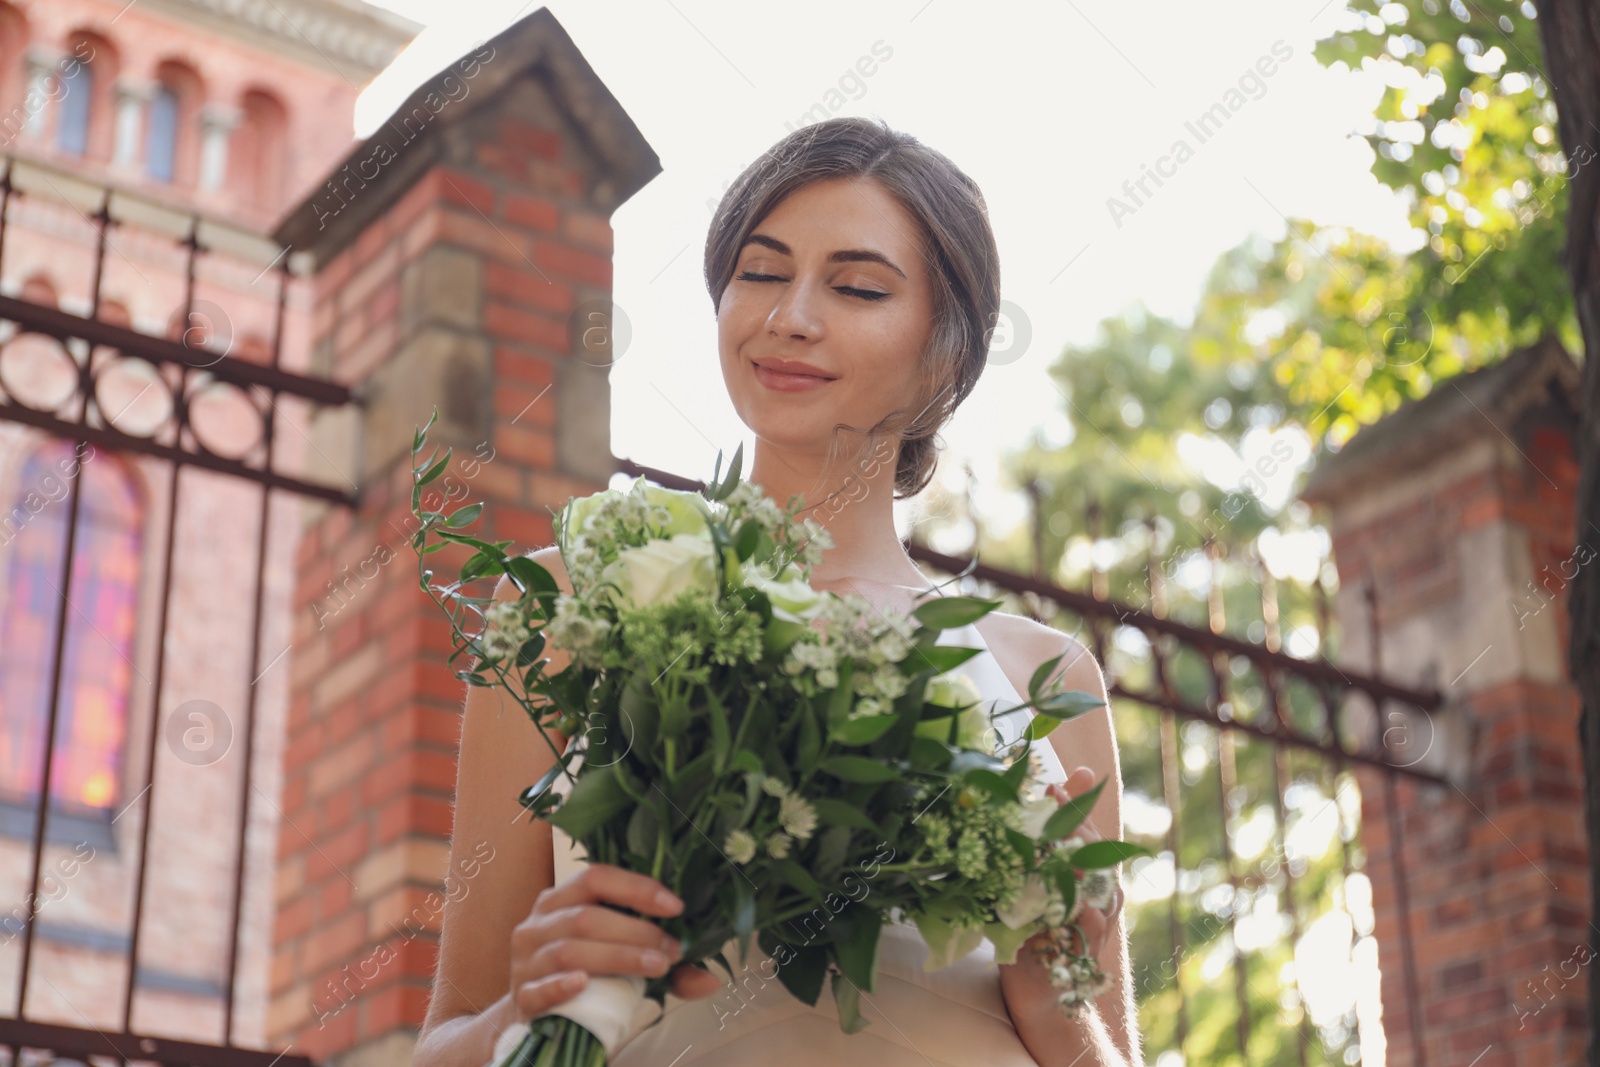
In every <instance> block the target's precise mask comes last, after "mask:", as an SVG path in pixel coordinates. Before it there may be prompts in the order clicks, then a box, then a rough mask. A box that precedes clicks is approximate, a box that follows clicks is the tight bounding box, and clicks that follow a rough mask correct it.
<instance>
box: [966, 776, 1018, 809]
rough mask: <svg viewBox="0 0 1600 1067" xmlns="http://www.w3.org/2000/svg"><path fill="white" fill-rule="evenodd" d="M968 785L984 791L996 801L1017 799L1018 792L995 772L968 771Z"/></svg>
mask: <svg viewBox="0 0 1600 1067" xmlns="http://www.w3.org/2000/svg"><path fill="white" fill-rule="evenodd" d="M966 783H967V784H968V785H970V786H972V787H973V788H975V789H982V790H983V791H984V792H986V793H988V794H989V795H990V796H992V797H994V798H995V799H996V800H1000V801H1007V800H1016V799H1017V790H1016V788H1015V787H1014V786H1012V785H1011V783H1010V782H1007V781H1006V780H1005V779H1004V778H1003V777H1001V776H1000V775H998V774H996V773H995V772H994V771H990V770H985V769H983V768H979V769H978V770H974V771H968V772H967V775H966Z"/></svg>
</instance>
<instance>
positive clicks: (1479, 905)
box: [1334, 426, 1600, 1067]
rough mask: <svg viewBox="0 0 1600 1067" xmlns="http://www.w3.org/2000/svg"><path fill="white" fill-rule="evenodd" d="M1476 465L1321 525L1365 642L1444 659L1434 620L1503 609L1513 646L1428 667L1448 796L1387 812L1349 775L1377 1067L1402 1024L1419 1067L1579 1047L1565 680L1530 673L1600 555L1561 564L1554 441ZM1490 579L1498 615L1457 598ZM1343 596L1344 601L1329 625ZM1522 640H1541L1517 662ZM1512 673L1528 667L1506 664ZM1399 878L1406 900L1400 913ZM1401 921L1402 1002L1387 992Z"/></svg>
mask: <svg viewBox="0 0 1600 1067" xmlns="http://www.w3.org/2000/svg"><path fill="white" fill-rule="evenodd" d="M1484 430H1485V432H1490V427H1488V426H1485V427H1484ZM1482 455H1484V456H1485V457H1489V458H1486V459H1485V460H1484V461H1482V462H1467V463H1465V464H1462V465H1457V466H1456V467H1454V468H1452V469H1443V468H1445V467H1447V466H1448V465H1447V464H1444V463H1443V462H1442V461H1441V465H1440V466H1441V470H1440V472H1439V473H1438V474H1437V475H1435V476H1431V477H1430V476H1429V475H1428V474H1427V473H1426V472H1424V473H1422V474H1420V475H1418V476H1417V477H1418V480H1417V481H1416V482H1414V483H1412V485H1413V487H1414V488H1420V489H1422V490H1423V491H1422V492H1420V493H1408V494H1400V493H1396V494H1395V495H1394V497H1393V499H1394V500H1395V501H1396V503H1395V504H1394V505H1393V506H1389V507H1377V508H1372V509H1368V510H1367V511H1365V512H1363V513H1362V518H1361V521H1359V522H1355V523H1347V524H1341V523H1340V522H1339V507H1336V508H1335V515H1334V519H1335V522H1334V527H1335V533H1334V553H1335V556H1336V557H1337V559H1338V565H1339V574H1340V584H1341V587H1342V588H1345V589H1349V590H1359V591H1362V592H1364V590H1365V589H1366V587H1367V586H1368V584H1369V583H1375V584H1376V588H1377V590H1378V602H1377V611H1378V619H1377V625H1378V631H1379V634H1380V635H1383V634H1387V633H1395V632H1403V631H1405V630H1406V628H1407V627H1408V625H1411V624H1414V623H1415V622H1416V621H1417V620H1431V621H1430V630H1431V632H1432V633H1433V634H1434V637H1435V639H1436V640H1437V641H1438V642H1441V643H1444V644H1448V643H1450V642H1458V643H1459V642H1461V641H1462V640H1463V639H1464V638H1463V630H1462V628H1460V627H1451V626H1449V625H1448V624H1447V623H1445V624H1441V623H1439V622H1438V620H1440V619H1445V620H1447V619H1449V618H1450V617H1452V616H1454V617H1456V618H1458V619H1459V618H1465V617H1467V616H1468V615H1470V614H1472V613H1478V612H1502V613H1506V615H1507V617H1508V618H1509V619H1510V620H1511V625H1510V626H1509V627H1506V630H1507V631H1508V632H1509V633H1511V634H1512V637H1513V639H1511V640H1506V639H1504V638H1497V639H1496V640H1494V641H1491V642H1488V645H1489V647H1487V648H1486V649H1481V650H1480V648H1479V647H1477V644H1476V643H1473V644H1472V645H1471V647H1466V646H1461V647H1458V648H1456V649H1455V654H1454V656H1453V657H1446V658H1445V659H1444V660H1443V662H1444V663H1446V664H1449V666H1448V667H1446V672H1445V673H1444V674H1443V676H1442V677H1438V678H1437V680H1436V682H1435V684H1436V686H1437V688H1439V689H1440V690H1441V691H1443V692H1444V694H1445V698H1446V701H1447V704H1446V706H1445V707H1444V708H1443V709H1441V710H1440V711H1438V712H1437V713H1436V714H1435V716H1434V726H1435V727H1436V728H1437V729H1438V730H1439V733H1438V734H1437V735H1436V737H1435V740H1436V742H1437V743H1439V744H1444V743H1445V742H1444V737H1445V731H1446V730H1448V731H1451V732H1453V733H1454V734H1455V736H1456V737H1457V738H1463V737H1464V738H1465V739H1466V740H1465V742H1464V743H1462V744H1461V745H1460V747H1459V749H1454V750H1453V751H1455V752H1459V756H1455V755H1453V756H1452V757H1451V762H1450V765H1449V766H1448V768H1447V773H1448V774H1449V775H1450V777H1451V778H1452V779H1453V780H1454V781H1455V782H1456V783H1457V784H1455V785H1442V786H1441V785H1431V784H1427V783H1421V782H1418V781H1416V780H1414V779H1406V778H1404V777H1397V788H1396V789H1395V790H1394V792H1393V794H1392V797H1391V794H1390V793H1389V792H1388V791H1387V790H1386V783H1385V781H1384V778H1385V774H1384V773H1382V772H1378V771H1375V770H1371V769H1363V770H1361V771H1358V773H1357V779H1358V781H1359V782H1360V784H1361V793H1362V844H1363V847H1364V849H1365V851H1366V857H1367V866H1366V870H1367V873H1368V875H1369V876H1370V877H1371V879H1372V884H1373V906H1374V910H1375V912H1376V916H1377V920H1376V931H1375V932H1376V936H1377V938H1378V943H1379V966H1380V968H1381V970H1382V974H1383V1013H1384V1020H1383V1021H1384V1031H1385V1035H1386V1038H1387V1041H1388V1063H1389V1065H1390V1067H1408V1065H1410V1064H1416V1063H1420V1062H1423V1058H1422V1057H1420V1056H1419V1055H1418V1053H1417V1049H1416V1047H1415V1042H1414V1039H1413V1026H1414V1025H1418V1024H1419V1025H1420V1030H1421V1034H1422V1041H1423V1045H1424V1053H1425V1058H1426V1062H1427V1063H1429V1064H1433V1065H1441V1067H1443V1065H1451V1064H1459V1065H1462V1067H1465V1065H1467V1064H1472V1065H1474V1067H1512V1065H1532V1064H1538V1065H1541V1067H1543V1065H1550V1067H1557V1065H1568V1064H1572V1065H1576V1064H1579V1063H1580V1062H1581V1061H1582V1058H1583V1054H1584V1047H1585V1043H1586V1041H1587V1039H1588V1028H1587V1025H1586V1023H1585V1020H1584V1017H1583V996H1584V993H1583V991H1584V989H1585V983H1587V982H1588V981H1589V980H1590V974H1589V973H1588V966H1587V964H1588V961H1589V960H1590V958H1591V956H1590V950H1589V948H1588V945H1589V943H1590V937H1591V930H1590V928H1589V926H1588V904H1587V901H1588V895H1587V894H1588V874H1587V863H1588V859H1587V856H1588V852H1587V848H1588V845H1587V840H1586V832H1585V827H1584V825H1583V810H1582V794H1581V789H1582V780H1583V779H1582V773H1583V772H1582V767H1581V757H1580V751H1579V748H1578V744H1577V721H1578V712H1579V703H1578V699H1577V694H1576V690H1575V688H1574V687H1573V686H1572V684H1571V683H1570V681H1569V680H1568V679H1567V678H1566V676H1565V673H1564V672H1563V673H1562V674H1561V675H1560V676H1559V677H1554V678H1552V677H1549V676H1548V675H1549V669H1548V663H1549V662H1551V661H1550V660H1549V659H1548V655H1549V654H1551V653H1553V652H1554V651H1555V650H1553V649H1549V648H1547V647H1546V646H1547V645H1548V644H1550V643H1555V644H1558V645H1559V656H1562V657H1564V656H1565V654H1566V632H1567V619H1566V610H1565V598H1566V588H1565V584H1566V579H1570V577H1571V575H1572V574H1573V573H1574V568H1575V567H1577V566H1579V565H1581V563H1582V561H1584V560H1585V559H1588V558H1590V557H1592V556H1593V555H1594V554H1595V553H1596V552H1597V551H1600V532H1596V533H1595V534H1594V535H1592V536H1591V537H1589V538H1587V539H1585V540H1587V548H1585V547H1583V546H1582V545H1581V544H1580V545H1579V546H1578V547H1577V548H1576V549H1575V547H1574V536H1573V530H1574V527H1575V523H1576V517H1575V514H1574V508H1573V497H1574V492H1575V488H1576V485H1577V476H1578V471H1577V464H1576V462H1575V460H1574V458H1573V452H1572V442H1571V440H1570V438H1569V437H1568V436H1567V435H1566V433H1565V432H1564V431H1561V430H1558V429H1554V428H1549V427H1546V428H1539V429H1535V430H1534V431H1533V432H1532V433H1531V434H1530V435H1529V436H1528V438H1527V440H1526V441H1524V442H1523V443H1522V444H1521V453H1520V454H1519V453H1518V452H1517V451H1515V450H1513V449H1511V448H1510V447H1508V446H1502V445H1501V444H1500V443H1499V442H1494V443H1493V444H1492V445H1491V447H1489V448H1488V449H1486V450H1484V451H1483V452H1482ZM1380 488H1387V487H1380V486H1373V488H1372V492H1373V493H1374V495H1377V494H1378V492H1379V490H1380ZM1402 500H1403V503H1402V502H1401V501H1402ZM1494 524H1500V525H1501V526H1502V527H1503V529H1504V531H1505V532H1506V533H1508V534H1510V535H1511V536H1509V537H1508V538H1507V539H1506V540H1505V542H1504V544H1505V545H1507V546H1509V549H1508V555H1507V556H1506V557H1505V558H1503V559H1501V560H1499V561H1498V563H1497V562H1496V561H1494V560H1485V559H1484V558H1482V557H1479V556H1474V555H1472V554H1470V553H1469V552H1467V551H1466V550H1465V549H1464V547H1463V546H1464V543H1465V539H1467V538H1469V537H1471V536H1472V535H1473V533H1474V531H1480V530H1483V529H1485V528H1486V527H1489V526H1492V525H1494ZM1575 552H1576V553H1577V555H1576V556H1575V555H1574V553H1575ZM1519 554H1525V556H1526V558H1525V559H1519V558H1518V555H1519ZM1563 563H1565V567H1564V569H1563V566H1562V564H1563ZM1496 565H1504V566H1505V567H1506V569H1507V576H1506V578H1505V580H1504V581H1503V582H1501V583H1499V585H1500V587H1502V588H1503V589H1504V591H1505V596H1504V598H1503V599H1502V598H1495V601H1494V602H1482V601H1474V600H1473V599H1472V598H1471V597H1470V596H1468V595H1467V583H1466V581H1465V577H1466V572H1467V571H1469V570H1471V569H1473V568H1478V569H1480V570H1481V569H1482V568H1484V567H1486V566H1496ZM1563 573H1564V574H1565V578H1562V577H1560V576H1561V575H1562V574H1563ZM1528 574H1532V575H1535V576H1541V575H1542V576H1543V579H1544V582H1545V583H1546V584H1545V588H1544V590H1543V598H1544V599H1539V598H1536V597H1535V595H1534V593H1533V591H1532V590H1531V589H1530V588H1528V587H1527V585H1526V583H1525V580H1524V576H1525V575H1528ZM1359 599H1362V598H1358V597H1351V598H1349V600H1348V601H1347V602H1346V608H1347V609H1348V607H1349V605H1350V604H1352V603H1355V602H1357V601H1358V600H1359ZM1519 612H1520V613H1519ZM1341 616H1342V618H1343V620H1344V622H1345V625H1346V627H1347V628H1349V627H1352V626H1356V627H1364V626H1365V625H1366V623H1367V616H1366V614H1365V612H1364V611H1351V610H1344V611H1342V612H1341ZM1519 622H1520V623H1521V624H1522V625H1521V627H1519V626H1518V625H1517V624H1518V623H1519ZM1535 624H1536V625H1537V626H1538V627H1539V630H1538V634H1539V636H1538V637H1537V638H1529V641H1530V642H1531V643H1530V644H1529V645H1527V646H1523V645H1519V644H1518V643H1517V638H1519V637H1520V636H1522V635H1525V634H1527V633H1529V627H1530V626H1532V625H1535ZM1380 649H1381V650H1382V657H1381V663H1380V666H1381V668H1382V669H1383V670H1384V671H1385V673H1391V674H1392V673H1396V672H1404V671H1406V670H1407V669H1408V667H1409V666H1410V665H1409V664H1406V663H1402V662H1399V661H1398V659H1397V655H1396V650H1394V649H1391V648H1390V647H1388V643H1387V641H1385V640H1384V638H1383V637H1382V636H1380ZM1410 651H1412V652H1413V653H1415V652H1416V651H1417V649H1416V648H1415V646H1412V647H1411V649H1410ZM1480 651H1481V653H1482V654H1481V656H1480V655H1479V653H1480ZM1475 656H1476V657H1479V658H1477V659H1474V657H1475ZM1530 656H1531V657H1541V656H1542V657H1544V658H1542V659H1539V661H1538V663H1535V662H1534V660H1533V659H1532V658H1524V657H1530ZM1469 661H1471V662H1469ZM1368 662H1370V661H1368ZM1541 663H1542V664H1545V665H1544V666H1540V665H1539V664H1541ZM1364 665H1365V664H1364ZM1461 668H1464V669H1461ZM1458 670H1459V673H1457V671H1458ZM1480 679H1481V680H1482V681H1480ZM1389 722H1390V720H1388V719H1385V724H1388V723H1389ZM1396 762H1410V759H1406V760H1397V761H1396ZM1463 764H1464V765H1463ZM1391 799H1392V801H1393V804H1394V809H1395V811H1397V813H1398V819H1397V823H1398V826H1397V827H1396V829H1397V830H1398V834H1399V840H1398V844H1399V849H1398V852H1397V850H1396V844H1397V841H1396V837H1395V833H1394V832H1393V831H1392V830H1391V822H1390V815H1391V810H1390V802H1391ZM1397 862H1398V863H1399V864H1401V865H1403V868H1404V870H1403V874H1404V878H1405V882H1406V889H1407V898H1408V899H1407V900H1406V902H1405V906H1404V908H1403V909H1402V902H1401V898H1400V894H1399V886H1398V882H1397V877H1396V875H1397V870H1396V866H1397ZM1402 914H1403V918H1404V922H1405V923H1406V924H1407V926H1408V927H1409V935H1410V943H1411V948H1412V952H1413V956H1414V961H1415V981H1416V990H1415V1000H1413V999H1412V996H1411V993H1410V991H1409V990H1408V988H1407V985H1406V981H1405V959H1404V956H1403V953H1402V934H1401V924H1402Z"/></svg>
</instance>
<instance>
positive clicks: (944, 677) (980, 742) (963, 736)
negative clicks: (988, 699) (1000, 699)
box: [915, 673, 999, 755]
mask: <svg viewBox="0 0 1600 1067" xmlns="http://www.w3.org/2000/svg"><path fill="white" fill-rule="evenodd" d="M926 699H927V702H928V703H930V704H938V705H940V706H942V707H946V708H950V709H952V710H955V709H959V710H958V711H957V714H956V741H955V743H956V746H957V747H958V748H967V749H976V750H977V751H979V752H987V753H989V754H991V755H993V754H994V751H995V748H996V747H997V743H998V740H999V739H998V737H996V735H995V732H994V731H992V730H991V723H990V721H989V710H988V708H987V707H985V706H984V704H983V694H982V693H981V692H979V691H978V686H977V683H975V682H974V681H973V680H972V679H971V678H970V677H969V676H968V675H965V674H960V673H946V674H941V675H939V676H938V677H936V678H933V679H931V680H930V681H929V682H928V693H927V697H926ZM915 732H916V733H917V735H918V736H921V737H931V738H933V739H934V740H935V741H943V740H945V739H946V738H948V737H949V736H950V718H949V716H943V717H941V718H937V719H923V720H922V721H921V722H919V723H917V726H916V731H915Z"/></svg>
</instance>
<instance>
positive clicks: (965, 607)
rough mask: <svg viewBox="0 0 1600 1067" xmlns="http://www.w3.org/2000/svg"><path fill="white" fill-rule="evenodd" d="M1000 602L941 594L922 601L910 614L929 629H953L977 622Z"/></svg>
mask: <svg viewBox="0 0 1600 1067" xmlns="http://www.w3.org/2000/svg"><path fill="white" fill-rule="evenodd" d="M1001 603H1003V602H1002V601H999V600H983V599H980V598H979V597H972V596H941V597H934V598H933V599H931V600H925V601H923V602H922V603H921V604H918V605H917V607H916V608H915V609H913V611H912V612H911V614H912V615H913V616H914V617H915V618H916V619H917V620H918V621H919V622H921V623H922V625H923V626H925V627H927V628H928V629H930V630H954V629H955V628H956V627H958V626H965V625H967V623H969V622H977V621H978V620H979V619H981V618H983V617H984V616H985V615H987V614H989V612H991V611H993V610H994V609H995V608H998V607H999V606H1000V605H1001Z"/></svg>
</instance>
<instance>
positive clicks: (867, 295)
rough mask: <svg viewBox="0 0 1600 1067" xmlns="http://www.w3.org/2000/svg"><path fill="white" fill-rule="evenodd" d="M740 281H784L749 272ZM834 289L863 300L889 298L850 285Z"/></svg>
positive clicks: (772, 275)
mask: <svg viewBox="0 0 1600 1067" xmlns="http://www.w3.org/2000/svg"><path fill="white" fill-rule="evenodd" d="M738 280H739V281H742V282H781V281H783V280H784V279H783V278H781V277H779V276H778V275H776V274H760V273H757V272H756V271H749V270H747V271H745V272H744V273H742V274H740V275H738ZM833 288H834V291H835V292H839V293H848V294H849V295H850V296H855V297H860V298H861V299H863V300H874V301H875V300H885V299H887V298H888V296H889V294H888V293H885V292H880V291H879V290H877V289H857V288H855V287H853V286H849V285H836V286H834V287H833Z"/></svg>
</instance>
